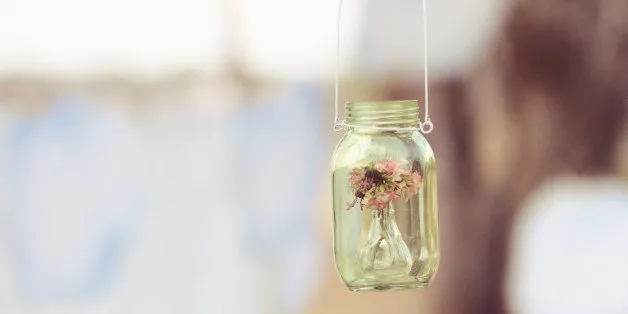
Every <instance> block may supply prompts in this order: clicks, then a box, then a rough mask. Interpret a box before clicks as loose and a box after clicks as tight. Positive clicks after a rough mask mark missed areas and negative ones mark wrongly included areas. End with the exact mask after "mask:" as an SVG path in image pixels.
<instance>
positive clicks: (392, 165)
mask: <svg viewBox="0 0 628 314" xmlns="http://www.w3.org/2000/svg"><path fill="white" fill-rule="evenodd" d="M375 169H377V171H379V172H386V173H388V174H389V175H393V176H394V174H398V175H399V174H400V173H401V169H399V163H398V162H397V161H396V160H395V159H393V158H390V159H388V160H383V161H380V162H378V163H376V164H375Z"/></svg>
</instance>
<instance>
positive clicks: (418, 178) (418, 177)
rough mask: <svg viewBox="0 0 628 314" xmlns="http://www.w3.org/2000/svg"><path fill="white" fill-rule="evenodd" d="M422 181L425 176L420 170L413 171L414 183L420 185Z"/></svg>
mask: <svg viewBox="0 0 628 314" xmlns="http://www.w3.org/2000/svg"><path fill="white" fill-rule="evenodd" d="M422 182H423V178H422V177H421V175H420V174H419V173H418V172H414V173H412V183H414V186H420V185H421V183H422Z"/></svg>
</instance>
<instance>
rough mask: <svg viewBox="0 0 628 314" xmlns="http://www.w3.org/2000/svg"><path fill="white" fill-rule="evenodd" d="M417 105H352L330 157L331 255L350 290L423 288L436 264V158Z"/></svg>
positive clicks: (391, 102) (407, 103)
mask: <svg viewBox="0 0 628 314" xmlns="http://www.w3.org/2000/svg"><path fill="white" fill-rule="evenodd" d="M418 108H419V106H418V102H417V101H387V102H355V103H348V104H347V105H346V107H345V112H346V129H347V132H346V134H345V135H344V137H343V138H342V140H341V141H340V143H339V144H338V146H337V148H336V151H335V153H334V157H333V217H334V227H333V228H334V258H335V262H336V267H337V269H338V273H339V274H340V276H341V277H342V280H343V281H344V283H345V284H346V285H347V287H348V288H349V289H350V290H352V291H377V290H403V289H417V288H425V287H427V285H428V284H429V283H430V281H431V280H432V278H433V277H434V275H435V273H436V270H437V268H438V263H439V257H440V253H439V245H438V195H437V176H436V160H435V157H434V153H433V151H432V148H431V147H430V145H429V143H428V142H427V140H426V139H425V138H424V137H423V135H422V134H421V133H420V132H419V129H418V128H417V125H418V124H419V109H418Z"/></svg>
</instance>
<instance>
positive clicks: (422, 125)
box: [334, 0, 434, 134]
mask: <svg viewBox="0 0 628 314" xmlns="http://www.w3.org/2000/svg"><path fill="white" fill-rule="evenodd" d="M342 1H343V0H338V2H339V3H338V25H337V30H336V31H337V41H336V94H335V117H334V130H336V131H341V130H343V129H344V128H345V127H353V128H369V129H376V130H383V131H413V130H417V129H419V130H421V132H423V133H424V134H429V133H431V132H432V131H433V130H434V124H433V123H432V120H431V119H430V111H429V110H430V99H429V83H428V78H429V70H428V66H427V62H428V55H427V52H428V49H427V0H422V1H423V50H424V53H423V63H424V64H423V70H424V71H423V75H424V77H423V81H424V82H425V121H424V122H420V121H419V125H418V126H417V127H413V128H394V127H378V126H368V127H367V126H358V125H351V124H347V121H346V120H342V121H341V120H340V116H339V102H340V37H341V36H340V33H341V25H342Z"/></svg>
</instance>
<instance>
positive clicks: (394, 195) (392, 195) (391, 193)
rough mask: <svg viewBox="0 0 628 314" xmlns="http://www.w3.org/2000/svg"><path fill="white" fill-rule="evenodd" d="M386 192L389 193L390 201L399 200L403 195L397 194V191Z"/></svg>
mask: <svg viewBox="0 0 628 314" xmlns="http://www.w3.org/2000/svg"><path fill="white" fill-rule="evenodd" d="M386 194H387V195H388V201H389V202H394V201H396V200H398V199H399V198H400V197H401V195H399V194H397V193H395V192H393V191H389V192H387V193H386Z"/></svg>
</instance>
